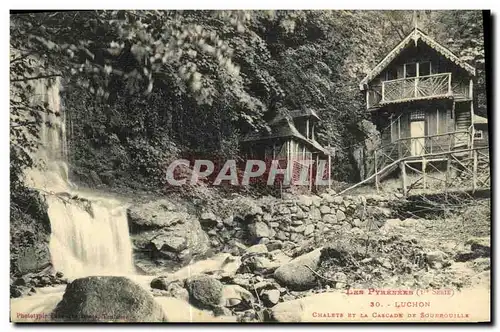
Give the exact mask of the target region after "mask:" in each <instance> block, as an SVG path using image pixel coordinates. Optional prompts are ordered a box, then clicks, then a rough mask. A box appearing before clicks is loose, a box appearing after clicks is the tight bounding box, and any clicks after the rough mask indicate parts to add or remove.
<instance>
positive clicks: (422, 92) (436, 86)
mask: <svg viewBox="0 0 500 332" xmlns="http://www.w3.org/2000/svg"><path fill="white" fill-rule="evenodd" d="M475 75H476V73H475V69H474V68H473V67H472V66H471V65H469V64H467V63H465V62H463V61H462V60H460V58H459V57H458V56H456V55H455V54H453V53H452V52H451V51H450V50H449V49H447V48H446V47H444V46H443V45H441V44H439V43H437V42H436V41H435V40H433V39H432V38H430V37H429V36H427V35H426V34H425V33H423V32H422V31H421V30H420V29H418V28H415V29H414V30H413V31H412V32H411V33H410V34H409V35H408V36H407V37H406V38H404V39H403V40H402V41H401V42H400V43H399V44H398V45H397V46H396V47H395V48H394V49H393V50H392V51H391V52H390V53H389V54H387V56H386V57H385V58H384V59H383V60H382V61H380V63H378V64H377V66H376V67H375V68H373V70H371V71H370V73H369V74H368V75H366V77H365V78H364V79H363V80H362V81H361V83H360V89H361V91H363V92H364V93H365V95H366V108H367V110H368V111H369V112H371V115H372V121H373V123H374V124H375V125H376V126H377V129H378V130H379V131H380V132H381V139H382V145H383V146H384V149H385V151H386V153H387V154H390V155H391V158H394V160H396V159H397V158H403V157H411V156H415V157H418V156H420V155H424V154H432V153H437V152H440V151H443V150H447V151H449V150H451V149H459V148H463V147H465V148H467V147H469V146H470V144H471V139H470V137H471V134H472V133H471V130H473V127H472V118H473V114H474V106H473V97H474V83H473V82H474V77H475ZM472 135H473V134H472Z"/></svg>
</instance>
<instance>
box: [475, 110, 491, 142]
mask: <svg viewBox="0 0 500 332" xmlns="http://www.w3.org/2000/svg"><path fill="white" fill-rule="evenodd" d="M472 123H473V125H474V146H476V147H484V146H488V143H489V139H488V135H489V132H488V119H486V118H484V117H482V116H479V115H477V114H474V117H473V120H472Z"/></svg>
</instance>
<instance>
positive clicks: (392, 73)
mask: <svg viewBox="0 0 500 332" xmlns="http://www.w3.org/2000/svg"><path fill="white" fill-rule="evenodd" d="M397 78H398V69H397V68H395V67H392V68H389V69H388V70H387V72H386V74H385V79H386V80H387V81H390V80H395V79H397Z"/></svg>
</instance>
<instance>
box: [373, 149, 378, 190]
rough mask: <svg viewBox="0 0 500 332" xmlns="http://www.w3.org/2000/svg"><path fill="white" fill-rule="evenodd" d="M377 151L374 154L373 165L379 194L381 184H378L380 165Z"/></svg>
mask: <svg viewBox="0 0 500 332" xmlns="http://www.w3.org/2000/svg"><path fill="white" fill-rule="evenodd" d="M377 161H378V160H377V150H375V152H374V154H373V163H374V170H375V188H377V192H378V191H379V183H378V163H377Z"/></svg>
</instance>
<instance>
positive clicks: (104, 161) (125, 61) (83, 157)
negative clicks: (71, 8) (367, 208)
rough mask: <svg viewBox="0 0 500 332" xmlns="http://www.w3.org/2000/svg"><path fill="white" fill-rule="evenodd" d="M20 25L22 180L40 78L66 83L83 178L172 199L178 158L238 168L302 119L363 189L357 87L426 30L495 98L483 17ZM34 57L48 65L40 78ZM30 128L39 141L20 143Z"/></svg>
mask: <svg viewBox="0 0 500 332" xmlns="http://www.w3.org/2000/svg"><path fill="white" fill-rule="evenodd" d="M11 19H12V24H11V48H12V49H13V50H16V52H17V54H18V55H17V56H11V80H12V82H13V84H16V83H17V82H19V84H20V85H19V86H18V87H17V90H16V91H18V92H16V93H24V95H21V96H20V97H19V98H18V99H19V100H14V99H12V98H11V114H13V116H12V121H11V135H13V137H16V139H15V140H14V141H13V145H12V146H13V148H12V149H11V160H12V161H11V166H12V167H11V169H13V172H14V173H13V174H14V175H16V174H19V172H18V170H20V169H22V168H24V167H29V166H31V164H32V161H31V160H30V157H29V154H26V153H25V150H26V147H27V146H29V147H31V148H33V147H34V146H35V144H34V143H36V135H37V133H36V126H32V127H29V126H30V125H29V124H28V123H21V122H19V120H16V119H17V118H16V116H17V115H19V114H21V113H23V112H25V111H26V109H28V111H29V112H30V114H31V116H32V117H33V118H34V121H32V122H33V123H35V124H36V123H37V122H39V121H37V120H38V119H39V118H38V115H37V114H39V113H40V112H50V110H47V109H46V108H45V107H44V105H39V106H38V107H33V106H29V107H28V106H26V105H24V104H23V101H26V100H27V99H28V97H27V95H29V90H27V88H26V87H25V86H24V85H21V83H23V84H24V83H25V81H26V80H31V79H34V78H36V77H37V76H40V75H41V76H43V75H45V76H52V75H58V76H62V77H63V79H64V108H65V112H66V113H67V116H68V119H69V121H70V126H69V127H70V128H71V130H70V132H69V136H70V137H69V140H70V153H71V155H70V157H71V163H72V169H73V170H74V171H75V173H76V175H77V176H79V177H80V179H83V180H84V181H86V182H92V181H94V180H95V181H96V182H99V181H103V182H104V183H106V184H108V185H111V186H117V185H126V186H140V187H148V188H161V187H162V185H163V184H164V176H163V169H164V167H165V165H167V164H168V163H169V161H170V160H172V159H174V158H178V157H180V156H183V157H185V156H191V155H196V156H209V157H210V158H211V159H215V158H228V157H236V158H237V157H239V139H240V138H241V135H242V134H244V133H246V132H248V131H251V130H266V120H267V119H269V118H270V117H272V116H273V115H274V114H275V113H276V112H287V111H289V110H293V109H297V108H301V107H311V108H313V109H315V110H317V111H318V113H319V115H320V117H321V118H322V121H321V124H320V128H318V129H319V130H318V140H319V141H320V142H321V143H322V144H323V145H325V146H327V145H330V146H332V147H333V148H335V151H336V156H335V160H334V165H335V166H334V167H335V168H334V169H333V173H334V176H335V178H337V179H339V180H354V179H355V177H354V178H353V177H352V176H353V174H355V173H356V171H355V169H354V168H355V162H354V161H353V160H352V158H353V157H352V154H353V153H352V152H353V148H354V147H355V146H356V143H359V142H362V141H363V140H364V138H365V137H366V135H367V133H366V129H365V126H363V119H366V118H367V114H366V111H365V105H364V98H363V96H362V95H361V94H360V93H359V89H358V83H359V81H360V80H361V79H362V78H363V76H364V75H365V74H366V73H367V72H368V71H369V69H370V68H371V67H373V66H374V65H375V64H376V63H377V61H379V60H380V59H381V58H382V57H383V55H384V54H385V53H387V52H388V51H389V50H390V48H391V47H393V46H394V45H395V44H396V43H397V42H399V41H400V40H401V39H402V38H404V36H405V35H406V34H407V33H408V32H409V31H410V30H411V29H412V28H413V27H414V22H415V21H417V22H418V23H419V27H420V28H421V29H423V30H424V31H426V32H428V33H429V34H431V35H432V36H434V37H435V38H437V39H438V40H439V41H440V42H442V43H444V44H445V45H447V46H449V47H451V48H452V50H454V51H456V52H457V53H459V55H460V56H462V57H463V59H464V60H467V61H470V62H472V63H473V64H474V65H476V66H477V67H478V70H479V72H480V75H479V82H478V88H479V89H481V87H483V88H484V73H481V70H482V69H484V50H483V32H482V25H481V12H477V11H454V12H448V11H443V12H441V11H416V12H415V11H384V12H370V11H86V12H58V13H41V14H40V13H38V14H24V15H13V16H12V17H11ZM33 57H35V58H36V59H41V60H43V61H42V64H43V66H38V67H40V68H38V67H37V68H38V71H39V72H37V73H34V72H33V69H31V68H33V64H30V63H29V61H33V60H30V59H32V58H33ZM483 72H484V70H483ZM17 80H19V81H17ZM19 91H20V92H19ZM480 93H482V94H480V96H479V110H480V112H481V113H482V114H484V113H485V99H484V93H483V92H481V91H480ZM21 117H22V116H21ZM18 127H27V128H31V129H30V131H29V132H28V134H26V135H25V134H16V132H17V131H18V130H17V129H18ZM16 130H17V131H16ZM24 132H25V131H23V133H24ZM33 137H34V138H35V139H32V138H33ZM13 178H14V179H16V178H17V175H16V176H14V177H13ZM92 179H93V180H92ZM96 179H97V180H96Z"/></svg>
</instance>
